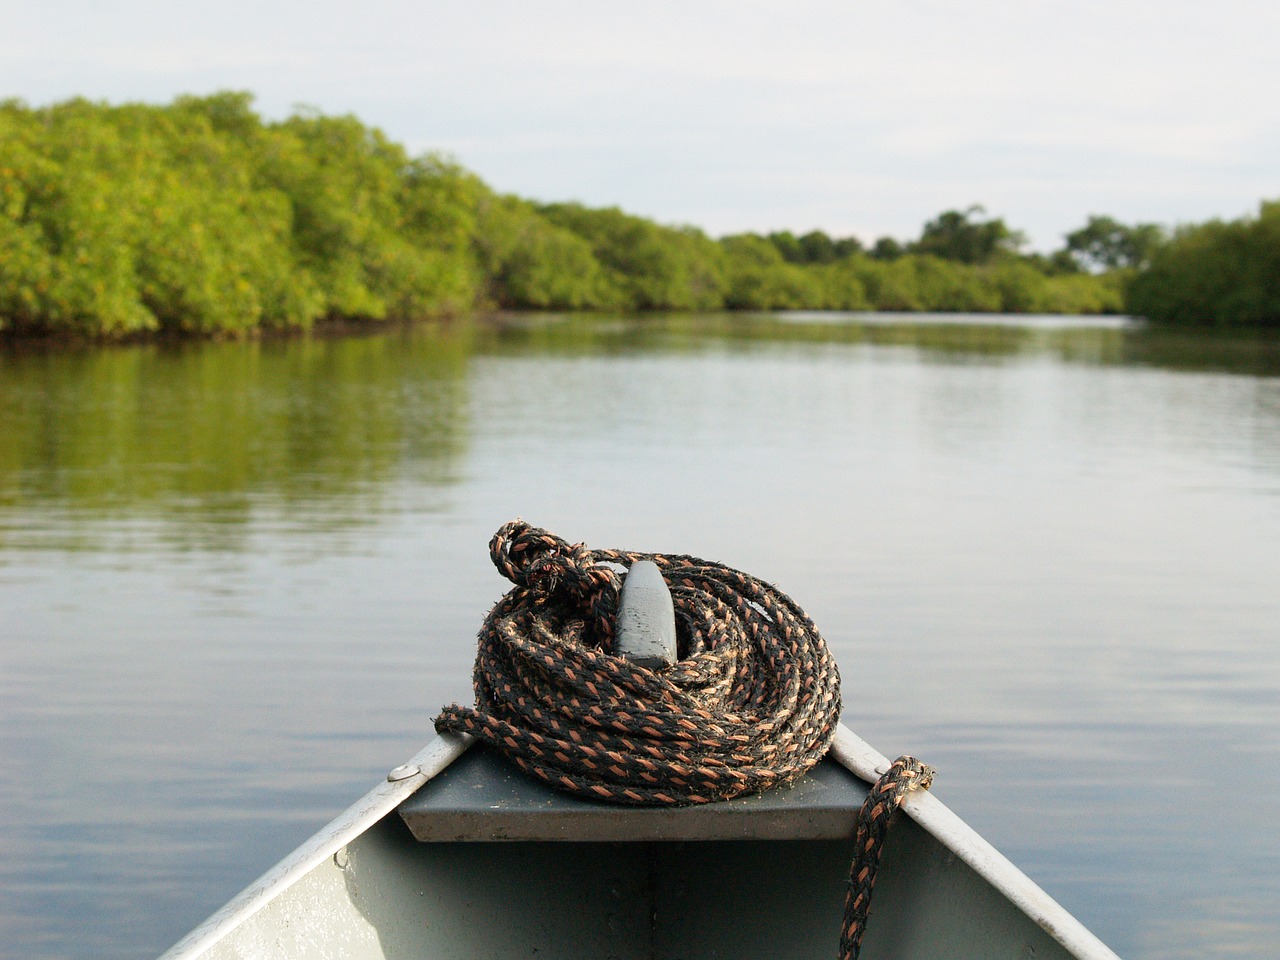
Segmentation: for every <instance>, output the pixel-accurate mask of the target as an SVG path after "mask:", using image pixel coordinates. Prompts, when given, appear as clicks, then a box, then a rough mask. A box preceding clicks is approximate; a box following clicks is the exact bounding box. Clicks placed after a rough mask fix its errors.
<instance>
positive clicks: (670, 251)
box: [540, 203, 725, 310]
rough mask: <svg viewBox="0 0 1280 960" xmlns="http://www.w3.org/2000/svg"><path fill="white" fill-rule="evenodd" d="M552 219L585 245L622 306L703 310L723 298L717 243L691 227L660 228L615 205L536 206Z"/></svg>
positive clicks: (553, 222) (715, 306)
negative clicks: (604, 206) (595, 206)
mask: <svg viewBox="0 0 1280 960" xmlns="http://www.w3.org/2000/svg"><path fill="white" fill-rule="evenodd" d="M540 212H541V214H542V215H543V216H544V217H546V218H547V220H549V221H550V222H551V223H552V224H554V225H556V226H558V227H561V228H562V229H565V230H568V231H570V232H571V233H574V234H576V235H578V236H579V237H582V238H583V239H585V240H586V241H587V243H588V244H590V246H591V252H592V254H593V255H594V256H595V258H596V260H597V261H599V263H600V265H601V268H602V269H603V271H604V275H605V277H606V278H607V280H608V283H609V286H610V287H611V288H613V289H614V290H617V291H619V292H620V294H621V297H622V305H623V306H625V307H628V308H630V309H635V310H659V309H669V310H707V309H717V308H719V307H720V306H722V305H723V303H724V292H725V278H724V260H723V254H722V252H721V250H720V248H719V246H718V245H717V244H716V243H715V242H714V241H713V240H711V239H709V238H708V237H707V236H706V235H705V234H703V233H702V232H701V231H700V230H695V229H693V228H692V227H684V228H678V227H663V226H659V225H658V224H656V223H654V222H653V221H651V220H645V219H643V218H642V217H636V216H632V215H630V214H627V213H623V212H622V211H621V210H619V209H618V208H617V207H607V208H605V209H594V210H593V209H590V208H588V207H584V206H582V205H581V204H577V203H556V204H549V205H547V206H544V207H542V208H540Z"/></svg>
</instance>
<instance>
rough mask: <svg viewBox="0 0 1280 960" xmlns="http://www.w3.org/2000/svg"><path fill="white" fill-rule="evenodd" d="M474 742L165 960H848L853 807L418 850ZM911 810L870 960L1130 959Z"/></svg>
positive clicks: (917, 804)
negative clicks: (843, 812)
mask: <svg viewBox="0 0 1280 960" xmlns="http://www.w3.org/2000/svg"><path fill="white" fill-rule="evenodd" d="M470 745H471V744H470V742H469V740H468V738H465V737H457V736H452V735H445V736H441V737H439V738H437V739H436V740H434V741H433V742H432V743H431V744H429V745H428V746H427V747H426V748H425V749H424V750H423V751H422V752H421V753H419V754H418V755H417V756H416V757H414V758H413V759H412V760H411V761H409V763H408V764H405V765H403V766H402V767H398V768H397V769H396V770H394V771H392V774H391V778H389V779H388V780H387V781H386V782H385V783H381V784H379V785H378V786H376V787H375V788H374V789H373V790H372V791H370V792H369V793H368V794H366V795H365V796H364V797H363V798H361V799H360V800H359V801H358V802H357V803H356V804H354V805H353V806H352V807H350V808H349V809H348V810H346V811H345V812H344V813H343V814H341V815H340V816H339V817H338V818H336V819H335V820H334V821H333V822H332V823H330V824H329V825H327V826H326V827H325V828H323V829H322V830H320V831H319V832H318V833H317V834H316V835H315V836H313V837H312V838H311V839H310V840H308V841H307V842H306V843H304V844H303V845H302V846H301V847H299V848H298V849H297V850H295V851H294V852H293V853H292V854H290V855H289V856H288V857H286V858H285V859H284V860H282V861H281V862H280V863H279V864H277V865H276V866H275V867H273V868H272V869H271V870H269V871H268V872H267V873H266V874H264V875H263V876H262V877H261V878H260V879H258V880H257V881H255V882H254V883H252V884H251V885H250V886H249V887H248V888H246V889H245V890H244V891H243V892H242V893H241V894H239V895H238V896H237V897H235V898H234V899H233V900H232V901H231V902H230V903H228V904H227V905H226V906H225V907H223V908H222V909H221V910H219V911H218V912H217V913H215V914H214V915H213V916H212V917H210V918H209V919H208V920H206V921H205V922H204V923H203V924H201V925H200V926H199V927H197V928H196V929H195V930H193V931H192V932H191V933H190V934H189V935H188V936H186V937H185V938H183V940H181V941H180V942H179V943H178V944H176V945H175V946H174V947H173V948H172V949H171V950H169V951H168V952H167V953H165V954H164V956H163V958H162V960H195V958H202V960H205V958H207V960H246V958H257V957H263V958H265V957H272V958H277V957H278V958H286V960H293V958H299V960H301V958H316V960H319V958H339V957H341V958H353V960H401V958H405V960H409V958H413V960H417V958H423V960H426V958H431V960H455V958H457V960H462V958H466V960H479V958H495V960H496V958H499V957H501V958H504V960H506V958H510V957H537V958H539V960H604V958H610V957H612V958H616V960H642V958H664V960H676V958H684V960H698V958H712V957H725V958H735V960H752V958H760V960H766V958H767V960H789V958H797V960H798V958H821V960H830V958H831V957H833V956H834V955H835V952H836V944H837V942H838V937H839V922H840V916H841V910H842V904H843V897H844V889H845V880H846V877H847V871H848V867H849V861H850V858H851V851H850V842H849V840H850V837H851V835H852V824H853V814H854V811H855V810H856V806H855V805H853V804H849V805H848V807H847V818H846V819H845V820H844V821H842V823H843V824H844V825H843V826H842V825H840V823H837V822H836V821H834V820H833V819H832V813H831V811H830V810H829V809H826V808H823V809H822V810H819V809H817V808H818V807H819V806H821V804H817V805H814V804H810V805H808V807H809V809H807V810H806V809H805V807H806V804H805V803H804V802H803V801H802V800H800V801H797V803H796V810H795V812H794V813H789V812H787V811H786V810H782V811H781V812H777V811H774V812H770V813H768V815H765V814H762V813H760V812H759V811H757V812H756V813H755V814H752V812H751V811H750V810H749V809H747V808H745V807H744V808H743V809H744V810H746V812H745V813H742V814H741V815H740V816H739V813H736V812H735V811H734V810H733V809H727V810H726V811H725V812H724V814H723V815H722V816H721V815H719V814H717V815H716V817H717V819H715V821H714V822H713V820H712V819H706V818H704V822H705V824H706V826H698V825H694V826H690V821H689V819H688V818H685V819H684V820H681V819H679V815H680V811H665V812H663V813H658V812H656V811H655V812H654V813H653V814H651V815H650V814H644V815H640V816H634V817H626V816H621V815H618V814H616V813H613V812H612V811H610V812H603V811H602V815H601V816H600V817H597V818H595V819H594V820H593V819H592V818H591V817H589V816H584V817H580V818H578V819H577V820H575V819H574V818H572V817H569V818H564V817H562V818H561V819H560V820H559V821H555V822H554V823H553V821H554V816H553V811H552V810H551V808H552V807H554V806H555V802H554V801H552V800H549V799H548V800H547V801H546V807H547V813H546V814H545V815H540V814H541V812H540V811H539V810H538V809H537V807H538V804H537V803H534V804H525V807H526V808H532V813H519V814H518V815H515V817H514V819H512V817H511V816H507V818H506V819H503V814H504V808H505V806H506V805H505V804H504V803H501V802H490V801H485V802H483V803H481V804H479V805H478V806H479V813H477V812H476V811H475V810H463V811H461V813H456V812H455V813H453V814H444V813H441V814H439V819H438V821H437V823H436V829H435V833H434V834H433V836H438V837H441V838H442V839H433V840H430V841H429V842H422V841H421V840H419V839H418V838H417V837H416V836H415V834H421V833H422V832H423V831H424V829H425V830H426V832H427V833H431V829H430V827H431V822H432V821H431V817H432V816H433V814H432V813H431V812H430V809H429V805H424V804H423V803H422V802H421V801H422V799H423V798H424V797H428V798H429V797H430V792H431V790H432V784H431V781H433V780H438V786H439V789H440V790H441V791H443V790H444V789H445V788H444V783H445V782H446V780H447V779H448V773H447V772H448V771H449V770H450V768H451V767H452V766H453V765H454V764H455V762H456V761H458V759H459V758H460V757H462V756H463V754H464V753H465V752H466V751H467V749H468V747H469V746H470ZM832 761H834V763H835V764H837V765H839V767H840V768H842V771H851V772H852V773H853V774H856V776H857V778H858V781H851V782H854V783H858V782H860V783H861V786H860V790H861V794H862V795H863V796H865V793H866V786H865V784H866V782H870V781H872V780H874V779H875V778H876V777H877V776H878V775H879V773H881V772H883V770H884V769H885V768H887V766H888V760H887V759H886V758H885V757H883V756H882V755H881V754H879V753H878V752H876V751H875V750H874V749H872V748H871V747H870V746H868V745H867V744H866V743H865V742H864V741H863V740H861V739H860V738H859V737H857V736H856V735H855V734H853V733H852V732H851V731H849V730H848V729H847V728H845V727H843V726H842V727H841V728H840V730H839V732H838V734H837V736H836V738H835V741H834V743H833V745H832V749H831V752H830V754H829V759H828V761H824V763H830V762H832ZM462 766H463V764H458V766H457V767H456V768H454V769H455V772H456V770H458V769H461V768H462ZM842 771H841V772H842ZM442 774H443V775H444V776H442ZM832 775H834V773H833V774H832ZM837 779H838V778H837ZM832 782H833V783H834V782H835V781H832ZM836 788H837V789H839V785H838V784H837V785H836ZM454 789H457V785H456V784H455V787H454ZM849 789H851V790H852V791H855V792H856V790H857V789H859V788H858V787H856V786H855V787H851V788H849ZM420 791H421V793H420ZM777 792H778V791H774V793H777ZM415 794H418V796H417V797H415ZM828 795H829V791H828ZM766 796H767V795H766ZM411 798H413V800H412V801H411ZM406 801H411V802H406ZM486 804H488V806H486ZM714 806H719V805H714ZM827 806H828V807H829V806H830V804H828V805H827ZM411 807H416V808H418V813H417V814H416V816H417V818H418V822H417V823H415V825H414V827H413V829H412V831H411V829H410V826H408V825H407V824H408V823H413V822H414V818H413V817H412V816H410V814H409V812H408V811H409V810H410V808H411ZM485 809H493V811H494V817H493V826H492V828H488V827H486V826H485V824H486V823H487V822H488V821H487V820H486V817H485V816H484V810H485ZM423 811H426V812H423ZM508 812H509V811H508ZM904 812H905V814H906V816H904V817H902V818H900V820H899V821H898V822H897V823H896V824H895V825H894V827H893V829H892V830H891V831H890V836H889V840H888V841H887V843H886V848H885V854H884V860H883V862H882V866H881V872H880V876H879V879H878V881H877V884H876V890H875V897H874V901H873V907H872V913H871V921H870V924H869V928H868V931H867V934H866V938H865V940H864V943H863V950H862V958H863V960H877V958H888V957H894V958H898V960H925V958H939V960H940V958H955V957H965V958H969V960H980V958H992V960H995V958H1000V960H1031V958H1034V960H1062V958H1079V960H1117V958H1116V956H1115V954H1114V953H1113V952H1112V951H1111V950H1109V949H1108V948H1107V947H1106V946H1105V945H1104V944H1102V943H1101V942H1100V941H1099V940H1098V939H1097V938H1096V937H1095V936H1094V935H1093V934H1092V933H1090V932H1089V931H1088V930H1087V929H1086V928H1085V927H1084V926H1083V925H1082V924H1080V923H1079V922H1078V921H1077V920H1076V919H1075V918H1074V917H1072V916H1071V915H1070V914H1068V913H1067V912H1066V910H1064V909H1063V908H1062V907H1061V906H1060V905H1058V904H1057V903H1056V902H1055V901H1054V900H1053V899H1052V898H1050V897H1049V896H1048V895H1047V894H1046V893H1044V891H1042V890H1041V889H1040V888H1039V887H1038V886H1036V885H1035V884H1034V883H1033V882H1032V881H1031V880H1029V879H1028V878H1027V877H1026V876H1025V875H1024V874H1023V873H1022V872H1021V871H1019V870H1018V869H1017V868H1016V867H1015V866H1014V865H1013V864H1011V863H1010V862H1009V861H1008V860H1007V859H1006V858H1004V857H1003V856H1002V855H1001V854H1000V853H999V852H997V851H996V850H995V849H994V848H993V847H992V846H991V845H990V844H989V843H987V842H986V841H985V840H983V839H982V838H981V837H980V836H979V835H978V834H977V833H975V832H974V831H973V830H972V829H971V828H970V827H968V826H967V825H966V824H965V823H964V822H963V821H961V820H960V818H958V817H957V816H956V815H955V814H954V813H952V812H951V811H950V810H949V809H947V807H946V806H945V805H944V804H943V803H942V802H941V801H940V800H938V799H937V797H935V796H934V795H933V794H931V793H916V794H912V795H911V796H910V797H909V799H908V800H907V802H906V804H905V805H904ZM735 816H739V819H738V820H737V821H735V820H734V819H733V818H734V817H735ZM450 817H452V819H450ZM424 818H425V819H424ZM423 823H426V827H425V828H424V827H422V824H423ZM797 823H800V824H802V825H801V826H799V827H797V826H796V824H797ZM557 824H558V825H557ZM726 824H729V826H726ZM752 824H755V825H756V826H752ZM486 830H488V831H489V832H487V833H486V832H484V831H486ZM456 837H465V839H457V838H456ZM499 838H500V839H499ZM477 840H489V841H490V842H476V841H477Z"/></svg>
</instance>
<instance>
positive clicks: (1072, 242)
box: [1060, 214, 1165, 270]
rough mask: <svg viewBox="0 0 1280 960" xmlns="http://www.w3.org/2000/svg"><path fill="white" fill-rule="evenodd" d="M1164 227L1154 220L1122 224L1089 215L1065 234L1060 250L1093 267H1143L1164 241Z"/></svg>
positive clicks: (1114, 220) (1087, 266)
mask: <svg viewBox="0 0 1280 960" xmlns="http://www.w3.org/2000/svg"><path fill="white" fill-rule="evenodd" d="M1164 239H1165V238H1164V230H1163V229H1161V227H1159V226H1158V225H1157V224H1154V223H1139V224H1136V225H1134V226H1126V225H1125V224H1123V223H1120V222H1119V221H1118V220H1116V219H1114V218H1113V217H1105V216H1098V215H1096V214H1095V215H1093V216H1091V217H1089V220H1088V222H1087V223H1086V224H1085V225H1084V226H1083V227H1081V228H1080V229H1079V230H1074V231H1072V232H1071V233H1068V234H1067V236H1066V240H1067V245H1066V247H1065V248H1064V250H1063V251H1060V252H1062V253H1065V254H1066V255H1068V256H1070V257H1071V258H1073V259H1074V260H1075V261H1076V262H1078V263H1079V264H1080V265H1081V266H1084V267H1086V268H1090V269H1094V270H1119V269H1125V268H1141V267H1145V266H1146V265H1147V264H1148V263H1149V262H1150V261H1151V256H1152V254H1154V253H1155V251H1156V250H1157V249H1159V247H1160V245H1161V244H1162V243H1164Z"/></svg>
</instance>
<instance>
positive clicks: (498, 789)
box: [399, 744, 868, 842]
mask: <svg viewBox="0 0 1280 960" xmlns="http://www.w3.org/2000/svg"><path fill="white" fill-rule="evenodd" d="M867 789H868V788H867V784H865V783H863V782H862V781H861V780H859V779H858V778H857V777H856V776H855V775H854V774H853V773H851V772H850V771H848V770H846V769H845V768H844V767H842V766H841V765H840V764H838V763H836V762H835V761H833V760H830V759H825V760H823V761H821V762H820V763H819V764H818V765H817V766H815V767H814V768H813V769H812V770H810V771H809V772H808V773H807V774H805V775H804V776H803V777H801V778H800V779H799V780H797V781H796V782H795V783H794V784H791V785H789V786H782V787H778V788H776V789H773V790H769V791H766V792H765V793H761V794H756V795H754V796H750V797H742V798H739V799H737V800H726V801H723V802H720V803H709V804H705V805H702V806H693V807H632V806H623V805H619V804H613V803H603V802H599V803H597V802H593V801H589V800H579V799H577V798H576V797H572V796H570V795H568V794H565V793H561V792H559V791H556V790H552V789H551V788H550V787H547V786H545V785H543V784H541V783H539V782H537V781H535V780H533V779H532V778H530V777H528V776H526V775H525V774H523V773H521V772H520V771H519V770H518V769H517V768H516V767H515V766H514V765H512V764H511V763H509V762H508V761H507V760H506V759H504V758H503V757H502V756H501V755H500V754H498V753H496V752H495V751H493V750H491V749H489V748H487V747H485V746H484V745H483V744H476V745H475V746H473V747H472V748H471V749H470V750H468V751H467V752H466V753H465V754H463V755H462V756H461V757H459V758H458V759H457V760H456V761H454V763H452V764H451V765H450V766H449V767H448V768H446V769H445V770H444V771H443V772H442V773H440V774H439V775H438V776H436V777H435V778H434V779H433V780H430V781H428V782H427V783H425V784H424V785H423V786H422V787H421V788H420V789H419V790H418V791H417V793H415V794H414V795H413V796H411V797H410V798H409V799H408V800H406V801H404V803H402V804H401V805H400V808H399V810H400V816H401V817H402V818H403V820H404V822H405V823H406V824H407V825H408V827H409V829H410V831H411V832H412V833H413V835H414V836H415V837H416V838H417V839H418V840H422V841H432V842H439V841H453V840H588V841H634V840H751V839H755V840H839V839H849V838H852V836H853V826H854V818H855V816H856V814H857V811H858V808H859V807H860V806H861V805H862V801H863V800H864V799H865V798H866V796H867Z"/></svg>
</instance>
